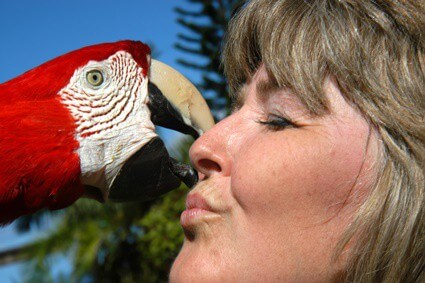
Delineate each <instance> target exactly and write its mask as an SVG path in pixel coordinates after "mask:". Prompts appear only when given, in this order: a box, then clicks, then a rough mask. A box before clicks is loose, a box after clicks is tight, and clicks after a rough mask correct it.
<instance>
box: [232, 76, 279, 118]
mask: <svg viewBox="0 0 425 283" xmlns="http://www.w3.org/2000/svg"><path fill="white" fill-rule="evenodd" d="M255 88H256V89H255V90H256V95H257V97H258V98H259V99H260V100H261V101H265V100H267V98H268V97H269V94H270V93H271V92H273V91H276V90H278V89H279V88H280V87H279V86H278V85H277V84H276V83H274V82H273V81H271V80H270V79H262V80H260V81H258V82H257V85H256V87H255ZM246 92H247V90H246V84H243V85H242V86H241V87H240V88H239V90H238V91H237V92H236V93H235V94H234V95H232V97H231V98H232V104H231V113H233V112H235V111H237V110H239V109H240V108H242V106H243V105H244V103H245V100H246V96H247V93H246Z"/></svg>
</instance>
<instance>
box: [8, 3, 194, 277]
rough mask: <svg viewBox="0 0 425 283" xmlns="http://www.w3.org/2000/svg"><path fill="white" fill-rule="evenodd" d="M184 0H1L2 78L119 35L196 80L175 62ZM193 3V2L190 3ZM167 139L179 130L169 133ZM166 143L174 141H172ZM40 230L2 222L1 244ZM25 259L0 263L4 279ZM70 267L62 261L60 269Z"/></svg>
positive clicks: (25, 238)
mask: <svg viewBox="0 0 425 283" xmlns="http://www.w3.org/2000/svg"><path fill="white" fill-rule="evenodd" d="M186 2H187V1H185V0H120V1H111V0H103V1H100V0H92V1H87V0H72V1H71V0H69V1H64V0H62V1H61V0H56V1H55V0H37V1H34V0H21V1H6V0H1V1H0V38H1V44H0V83H2V82H5V81H7V80H9V79H11V78H13V77H15V76H17V75H19V74H21V73H23V72H25V71H27V70H29V69H31V68H33V67H36V66H38V65H40V64H42V63H43V62H45V61H47V60H50V59H53V58H55V57H56V56H59V55H61V54H64V53H66V52H69V51H71V50H74V49H78V48H80V47H83V46H86V45H91V44H95V43H101V42H112V41H117V40H121V39H134V40H141V41H143V42H146V43H151V44H152V43H153V44H154V45H155V49H156V50H157V51H159V59H160V60H161V61H163V62H164V63H167V64H169V65H171V66H172V67H174V68H176V69H178V70H179V71H181V72H182V73H183V74H184V75H186V76H187V77H188V78H189V79H191V80H192V81H197V80H199V79H200V74H198V73H196V72H193V71H191V70H188V69H183V68H182V67H181V66H179V65H178V64H177V63H176V59H177V58H178V57H180V56H186V55H184V54H182V53H181V52H179V51H177V50H175V49H174V48H173V44H174V43H176V42H177V34H178V33H179V32H183V31H184V28H183V27H180V26H178V24H177V23H176V18H177V14H176V13H175V12H174V11H173V8H174V7H175V6H177V5H180V6H182V5H185V4H186ZM192 6H193V5H191V7H192ZM166 135H167V137H168V139H169V140H173V139H175V138H178V136H175V135H171V134H170V133H169V132H167V133H166ZM167 144H170V141H168V143H167ZM38 235H39V234H38V233H30V234H28V235H18V234H16V232H15V231H14V228H13V225H10V226H8V227H6V228H0V250H3V249H6V248H10V247H14V246H19V245H20V244H22V243H25V242H27V241H30V240H31V239H33V238H34V237H37V236H38ZM21 267H22V265H21V264H13V265H9V266H5V267H0V281H1V282H2V283H7V282H19V275H20V274H21V273H22V272H23V270H22V268H21ZM61 268H65V269H66V267H63V266H62V267H58V269H61Z"/></svg>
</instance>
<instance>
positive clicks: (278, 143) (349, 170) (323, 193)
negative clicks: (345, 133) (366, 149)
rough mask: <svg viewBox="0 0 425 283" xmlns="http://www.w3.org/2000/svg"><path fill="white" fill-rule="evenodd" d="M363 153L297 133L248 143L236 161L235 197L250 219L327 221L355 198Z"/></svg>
mask: <svg viewBox="0 0 425 283" xmlns="http://www.w3.org/2000/svg"><path fill="white" fill-rule="evenodd" d="M347 146H348V148H350V152H349V153H347ZM359 149H361V147H359V146H356V145H354V144H347V142H345V141H344V140H343V139H338V138H333V139H330V138H329V137H326V136H323V135H322V136H317V135H313V134H312V135H310V136H309V135H307V134H306V133H302V135H301V133H300V134H297V133H296V132H293V133H291V134H289V133H287V134H286V135H279V134H276V135H275V136H271V135H269V136H266V137H259V136H258V137H257V138H256V139H250V140H246V141H245V143H243V144H242V145H241V146H240V147H239V154H238V158H235V159H234V164H233V168H232V169H233V170H232V179H231V189H232V193H233V195H234V197H235V199H236V200H237V202H238V203H239V204H240V205H241V206H242V207H243V208H244V209H245V211H246V212H247V213H250V212H253V213H259V214H262V213H263V214H264V215H270V214H275V215H277V214H281V215H288V214H292V215H291V217H292V218H293V219H294V220H295V219H298V218H299V220H301V221H304V222H306V221H307V222H311V223H317V222H319V221H326V220H328V218H329V217H332V216H333V215H335V213H336V212H337V211H338V210H339V209H341V205H342V204H344V200H345V199H347V197H348V196H349V194H350V193H351V188H352V187H353V185H354V182H355V180H356V176H357V175H358V172H359V170H360V168H361V161H362V158H361V153H362V152H361V150H359ZM352 151H354V152H356V151H359V152H357V153H354V154H353V152H352ZM282 213H283V214H282Z"/></svg>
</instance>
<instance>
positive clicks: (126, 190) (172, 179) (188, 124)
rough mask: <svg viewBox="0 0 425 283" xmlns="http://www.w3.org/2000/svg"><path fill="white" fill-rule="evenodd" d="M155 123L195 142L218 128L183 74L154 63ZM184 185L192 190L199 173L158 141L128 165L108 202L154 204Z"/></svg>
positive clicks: (152, 108)
mask: <svg viewBox="0 0 425 283" xmlns="http://www.w3.org/2000/svg"><path fill="white" fill-rule="evenodd" d="M148 90H149V103H148V107H149V109H150V111H151V120H152V122H153V123H154V124H155V125H158V126H162V127H166V128H169V129H173V130H176V131H179V132H181V133H184V134H189V135H191V136H193V137H194V138H195V139H196V138H197V137H199V136H200V135H202V134H203V133H204V132H206V131H207V130H209V129H210V128H211V127H212V126H213V125H214V119H213V117H212V115H211V111H210V109H209V108H208V105H207V103H206V102H205V100H204V98H203V97H202V95H201V94H200V93H199V91H198V90H197V89H196V88H195V86H194V85H193V84H192V83H191V82H190V81H189V80H188V79H187V78H185V77H184V76H183V75H182V74H180V73H179V72H177V71H176V70H174V69H173V68H171V67H170V66H167V65H165V64H163V63H161V62H159V61H156V60H152V61H151V67H150V75H149V84H148ZM181 181H183V182H184V183H185V184H186V185H187V186H189V187H192V186H193V185H194V184H195V183H196V182H197V181H198V176H197V172H196V171H195V170H194V169H193V168H191V167H190V166H189V165H186V164H181V163H179V162H178V161H176V160H174V159H173V158H171V157H170V156H169V155H168V152H167V150H166V148H165V146H164V143H163V142H162V140H161V139H160V138H159V137H155V138H154V139H152V140H151V141H149V143H148V144H146V145H145V146H143V147H142V148H141V149H140V150H139V151H138V152H136V154H134V155H133V156H132V157H131V158H130V159H129V160H127V161H126V163H125V164H124V166H123V167H122V169H121V170H120V172H119V174H118V175H117V177H116V178H115V180H114V182H113V183H112V186H111V189H110V192H109V196H108V198H109V199H111V200H113V201H133V200H141V201H146V200H151V199H154V198H157V197H159V196H160V195H162V194H164V193H166V192H169V191H171V190H173V189H176V188H178V187H179V186H180V183H181Z"/></svg>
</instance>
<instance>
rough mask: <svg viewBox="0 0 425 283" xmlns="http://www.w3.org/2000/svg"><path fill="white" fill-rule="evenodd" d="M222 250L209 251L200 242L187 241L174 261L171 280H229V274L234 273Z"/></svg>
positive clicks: (175, 282)
mask: <svg viewBox="0 0 425 283" xmlns="http://www.w3.org/2000/svg"><path fill="white" fill-rule="evenodd" d="M221 252H222V251H218V250H216V251H215V252H214V251H213V250H211V251H208V248H206V247H205V246H204V245H202V244H200V243H198V242H190V241H188V240H186V241H185V243H184V245H183V248H182V249H181V250H180V253H179V255H178V256H177V258H176V260H175V261H174V263H173V266H172V268H171V272H170V282H171V283H179V282H228V281H229V280H231V278H229V277H228V276H227V275H229V274H234V271H231V270H226V269H229V265H228V264H225V263H224V261H223V257H222V255H221V254H220V253H221Z"/></svg>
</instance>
